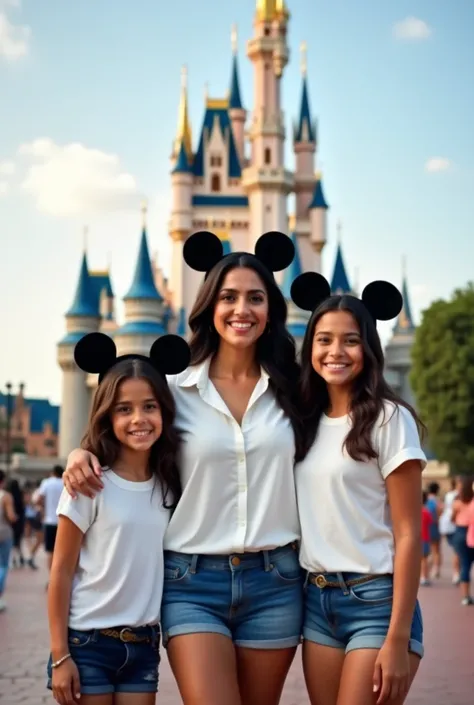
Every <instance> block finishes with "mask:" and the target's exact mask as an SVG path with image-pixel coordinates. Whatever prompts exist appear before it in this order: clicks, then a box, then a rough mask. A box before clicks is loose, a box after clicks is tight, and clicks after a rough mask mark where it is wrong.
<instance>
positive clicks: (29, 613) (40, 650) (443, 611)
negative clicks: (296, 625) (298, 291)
mask: <svg viewBox="0 0 474 705" xmlns="http://www.w3.org/2000/svg"><path fill="white" fill-rule="evenodd" d="M6 598H7V601H8V604H9V609H8V611H7V612H4V613H3V614H0V703H1V705H17V704H18V703H22V704H23V705H41V704H42V703H50V704H52V703H53V702H54V701H53V698H52V696H51V695H50V693H48V691H47V690H46V689H45V677H44V670H45V662H46V659H47V656H48V636H47V626H46V612H45V600H46V594H45V572H44V570H40V571H37V572H32V571H31V570H29V569H27V568H24V569H22V570H16V571H12V572H11V573H10V575H9V580H8V587H7V594H6ZM421 600H422V605H423V611H424V622H425V644H426V651H427V653H426V657H425V659H424V660H423V661H422V665H421V667H420V671H419V675H418V677H417V680H416V683H415V686H414V687H413V689H412V692H411V694H410V698H409V701H408V703H407V705H470V704H471V703H472V702H473V696H472V689H473V688H472V685H471V684H472V683H473V678H472V675H473V672H474V668H473V665H472V664H473V657H472V650H473V647H474V606H473V607H461V606H460V604H459V596H458V592H457V590H456V589H455V588H453V587H452V586H451V585H450V583H449V580H448V579H447V578H446V577H444V578H442V579H441V580H440V581H439V582H438V583H437V584H436V585H435V586H433V587H430V588H424V589H423V590H422V591H421ZM160 680H161V688H160V694H159V696H158V700H157V702H158V704H159V705H179V703H180V698H179V695H178V692H177V689H176V686H175V684H174V681H173V677H172V675H171V673H170V669H169V666H168V663H167V662H166V656H165V655H164V657H163V662H162V666H161V677H160ZM307 703H308V699H307V697H306V694H305V688H304V684H303V679H302V675H301V667H300V656H299V654H298V655H297V657H296V659H295V662H294V665H293V667H292V669H291V672H290V674H289V676H288V680H287V683H286V685H285V691H284V697H283V699H282V703H281V705H306V704H307Z"/></svg>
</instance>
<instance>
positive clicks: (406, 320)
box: [393, 257, 415, 335]
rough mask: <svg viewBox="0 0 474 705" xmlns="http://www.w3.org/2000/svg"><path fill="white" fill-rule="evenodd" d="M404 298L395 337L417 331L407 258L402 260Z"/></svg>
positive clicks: (395, 327)
mask: <svg viewBox="0 0 474 705" xmlns="http://www.w3.org/2000/svg"><path fill="white" fill-rule="evenodd" d="M402 297H403V308H402V310H401V311H400V313H399V314H398V318H397V320H396V323H395V326H394V329H393V332H394V334H395V335H397V334H398V335H407V334H409V333H413V332H414V331H415V323H414V321H413V316H412V313H411V305H410V295H409V293H408V281H407V274H406V258H405V257H403V258H402Z"/></svg>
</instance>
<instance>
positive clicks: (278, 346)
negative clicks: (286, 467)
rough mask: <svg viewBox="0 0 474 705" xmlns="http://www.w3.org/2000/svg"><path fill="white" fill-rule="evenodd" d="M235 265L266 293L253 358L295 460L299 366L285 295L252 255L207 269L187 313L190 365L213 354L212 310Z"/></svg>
mask: <svg viewBox="0 0 474 705" xmlns="http://www.w3.org/2000/svg"><path fill="white" fill-rule="evenodd" d="M236 267H245V268H247V269H252V270H253V271H254V272H255V273H256V274H257V275H258V276H259V278H260V279H261V280H262V283H263V285H264V288H265V291H266V292H267V296H268V317H269V322H268V326H267V327H266V329H265V331H264V333H263V334H262V336H261V337H260V338H259V340H258V341H257V346H256V360H257V362H258V363H259V365H261V366H262V367H263V369H264V370H265V371H266V372H267V374H268V376H269V378H270V385H271V387H272V389H273V392H274V394H275V397H276V399H277V402H278V404H279V405H280V407H281V408H282V410H283V411H284V413H285V414H286V415H287V416H288V418H289V420H290V422H291V426H292V428H293V433H294V436H295V460H300V459H301V458H302V452H303V432H302V428H301V416H300V413H299V409H298V404H297V394H296V391H297V383H298V379H299V373H300V368H299V365H298V363H297V361H296V346H295V341H294V340H293V338H292V336H291V335H290V333H289V332H288V330H287V328H286V317H287V306H286V301H285V298H284V296H283V294H282V293H281V291H280V289H279V287H278V285H277V283H276V281H275V279H274V277H273V275H272V274H271V273H270V272H269V271H268V269H267V268H266V267H265V266H264V265H263V264H262V263H261V262H260V260H259V259H258V258H257V257H255V255H251V254H249V253H246V252H233V253H232V254H230V255H227V257H224V258H223V259H222V260H221V261H220V262H218V263H217V264H216V265H215V266H214V267H213V268H212V269H211V271H210V272H209V274H208V276H207V277H206V279H205V280H204V282H203V283H202V285H201V288H200V289H199V292H198V295H197V298H196V301H195V303H194V307H193V309H192V311H191V315H190V316H189V327H190V328H191V331H192V335H191V340H190V342H189V347H190V349H191V364H192V365H199V364H200V363H202V362H204V360H207V359H208V358H209V357H212V356H214V355H215V354H216V352H217V350H218V348H219V341H220V338H219V334H218V333H217V331H216V329H215V327H214V323H213V319H214V309H215V306H216V302H217V298H218V295H219V291H220V289H221V287H222V283H223V281H224V278H225V276H226V275H227V274H228V273H229V272H230V271H231V270H232V269H235V268H236Z"/></svg>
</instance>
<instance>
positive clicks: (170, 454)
mask: <svg viewBox="0 0 474 705" xmlns="http://www.w3.org/2000/svg"><path fill="white" fill-rule="evenodd" d="M127 379H144V380H146V381H147V382H148V384H149V385H150V387H151V388H152V390H153V394H154V396H155V398H156V401H157V402H158V404H159V405H160V409H161V416H162V419H163V430H162V432H161V436H160V438H159V439H158V440H157V441H156V443H154V444H153V446H152V448H151V453H150V460H149V469H150V472H151V473H152V475H153V476H154V477H155V479H156V480H157V481H158V482H159V484H160V487H161V491H162V493H163V506H164V507H166V508H167V509H170V508H174V507H175V506H176V504H177V502H178V500H179V498H180V496H181V481H180V478H179V473H178V467H177V464H176V456H177V452H178V447H179V435H178V432H177V431H176V429H175V428H174V425H173V424H174V418H175V413H176V412H175V404H174V399H173V397H172V395H171V392H170V390H169V387H168V384H167V382H166V380H165V379H164V378H163V377H162V376H161V375H160V373H159V372H157V371H156V370H155V368H154V367H153V366H152V365H151V364H150V363H149V362H147V361H146V360H138V359H134V358H130V359H127V360H122V361H121V362H119V363H117V364H116V365H114V366H113V367H112V369H111V370H109V372H107V374H106V375H105V377H104V379H103V380H102V382H101V383H100V384H99V386H98V387H97V389H96V391H95V395H94V401H93V403H92V409H91V412H90V415H89V423H88V427H87V431H86V433H85V435H84V438H83V439H82V443H81V448H83V449H84V450H88V451H89V452H91V453H93V454H94V455H96V456H97V457H98V458H99V460H100V462H101V464H102V465H104V466H108V467H111V468H112V467H113V465H114V463H115V462H116V460H117V458H118V456H119V453H120V443H119V441H118V440H117V438H116V437H115V434H114V432H113V428H112V420H111V415H112V409H113V407H114V404H116V402H117V398H118V392H119V389H120V386H121V384H122V383H123V382H125V381H126V380H127ZM170 495H171V502H170V503H168V501H167V500H168V498H169V496H170Z"/></svg>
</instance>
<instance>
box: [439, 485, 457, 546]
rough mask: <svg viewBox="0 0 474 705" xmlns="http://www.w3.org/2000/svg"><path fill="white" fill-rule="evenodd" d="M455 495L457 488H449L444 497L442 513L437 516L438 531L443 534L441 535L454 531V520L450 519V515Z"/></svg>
mask: <svg viewBox="0 0 474 705" xmlns="http://www.w3.org/2000/svg"><path fill="white" fill-rule="evenodd" d="M457 496H458V491H457V490H450V491H449V492H446V495H445V497H444V508H443V513H442V514H441V516H440V518H439V524H438V526H439V530H440V533H441V534H443V536H447V535H448V534H452V533H454V532H455V531H456V524H454V522H453V521H452V516H453V502H454V500H455V499H456V497H457Z"/></svg>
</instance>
